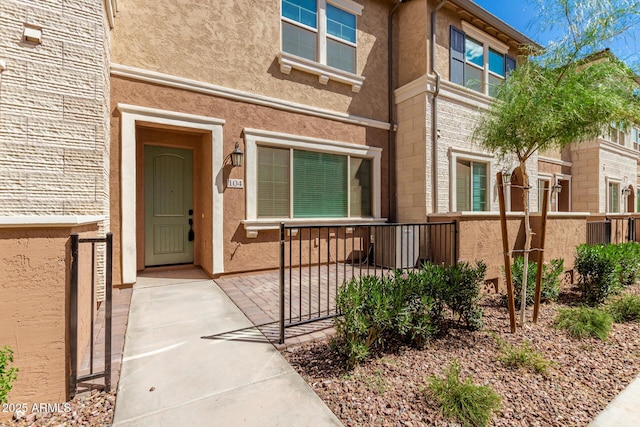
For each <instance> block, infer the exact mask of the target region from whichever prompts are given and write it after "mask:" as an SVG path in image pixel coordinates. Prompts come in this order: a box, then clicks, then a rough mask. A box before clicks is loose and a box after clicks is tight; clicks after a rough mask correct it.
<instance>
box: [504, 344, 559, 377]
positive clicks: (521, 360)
mask: <svg viewBox="0 0 640 427" xmlns="http://www.w3.org/2000/svg"><path fill="white" fill-rule="evenodd" d="M498 345H499V346H500V356H498V360H499V361H501V362H502V363H504V364H505V365H506V366H509V367H511V368H524V369H530V370H533V371H534V372H537V373H539V374H543V375H548V374H549V367H550V366H551V362H550V361H548V360H547V359H545V357H544V355H543V354H542V353H540V352H539V351H536V350H534V349H532V348H531V344H530V343H529V342H528V341H525V342H523V343H522V344H520V345H519V346H513V345H511V344H509V343H506V342H504V341H503V340H501V339H499V338H498Z"/></svg>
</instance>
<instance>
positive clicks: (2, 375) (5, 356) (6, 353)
mask: <svg viewBox="0 0 640 427" xmlns="http://www.w3.org/2000/svg"><path fill="white" fill-rule="evenodd" d="M11 363H13V351H12V350H11V348H9V346H4V349H1V350H0V403H7V396H8V395H9V392H10V391H11V388H12V387H13V383H14V381H15V380H16V379H18V368H16V367H11V368H10V367H9V365H10V364H11Z"/></svg>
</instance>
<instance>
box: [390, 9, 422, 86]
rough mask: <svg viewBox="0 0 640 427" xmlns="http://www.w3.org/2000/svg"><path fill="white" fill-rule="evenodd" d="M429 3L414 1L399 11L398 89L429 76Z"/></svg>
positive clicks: (396, 20)
mask: <svg viewBox="0 0 640 427" xmlns="http://www.w3.org/2000/svg"><path fill="white" fill-rule="evenodd" d="M427 12H428V11H427V0H414V1H412V2H409V3H406V4H402V5H401V6H400V7H399V8H398V9H397V12H396V14H397V18H396V19H395V21H394V25H395V28H394V30H395V31H394V33H395V35H396V36H395V37H396V40H395V42H394V48H395V52H397V53H396V54H395V56H396V60H395V61H394V64H395V66H396V73H397V74H396V75H397V76H398V78H397V86H398V87H399V86H402V85H405V84H407V83H409V82H412V81H413V80H415V79H417V78H418V77H420V76H422V75H423V74H425V73H426V72H427V63H428V59H427V58H428V49H429V47H428V46H427V45H428V42H429V39H430V38H431V33H430V31H431V28H430V22H431V21H430V19H431V17H430V14H429V13H427Z"/></svg>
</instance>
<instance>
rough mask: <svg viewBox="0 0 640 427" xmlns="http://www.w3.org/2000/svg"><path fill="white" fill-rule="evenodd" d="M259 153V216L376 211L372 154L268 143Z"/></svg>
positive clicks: (324, 215) (366, 214) (355, 214)
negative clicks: (289, 146) (373, 203)
mask: <svg viewBox="0 0 640 427" xmlns="http://www.w3.org/2000/svg"><path fill="white" fill-rule="evenodd" d="M257 153H258V197H257V204H258V206H257V213H258V217H261V218H269V217H281V218H288V217H293V218H344V217H370V216H371V214H372V185H371V183H372V170H371V160H370V159H364V158H358V157H352V156H343V155H338V154H330V153H321V152H315V151H306V150H295V149H288V148H273V147H263V146H258V152H257Z"/></svg>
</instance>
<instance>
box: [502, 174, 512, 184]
mask: <svg viewBox="0 0 640 427" xmlns="http://www.w3.org/2000/svg"><path fill="white" fill-rule="evenodd" d="M502 183H503V184H504V185H508V184H511V174H510V173H509V172H506V171H503V172H502Z"/></svg>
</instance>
